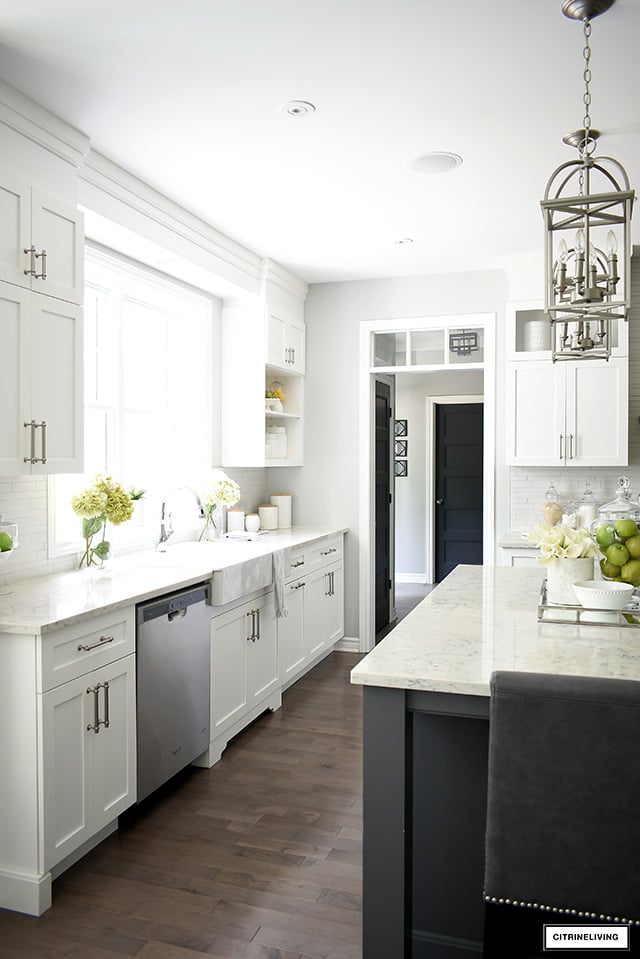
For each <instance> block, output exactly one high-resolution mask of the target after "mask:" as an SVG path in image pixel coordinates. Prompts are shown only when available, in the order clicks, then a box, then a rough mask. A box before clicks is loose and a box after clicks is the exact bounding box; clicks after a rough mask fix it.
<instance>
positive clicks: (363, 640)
mask: <svg viewBox="0 0 640 959" xmlns="http://www.w3.org/2000/svg"><path fill="white" fill-rule="evenodd" d="M496 323H497V315H496V313H495V312H494V313H474V314H458V315H455V316H437V317H433V316H432V317H410V318H403V319H400V318H396V319H371V320H362V321H361V323H360V335H359V339H360V351H359V352H360V361H359V377H358V380H359V382H358V387H359V403H358V412H359V416H358V445H359V456H358V463H359V468H358V493H359V500H360V502H359V513H358V532H359V537H360V548H359V576H358V589H359V598H358V612H359V633H360V651H361V652H364V653H366V652H369V651H370V650H372V649H373V647H374V645H375V633H374V626H375V615H374V599H375V591H374V588H373V582H374V580H373V577H374V572H375V570H374V549H373V544H374V542H375V514H374V506H375V477H374V475H373V469H372V465H373V451H374V440H375V417H374V413H375V378H376V376H379V375H380V374H381V373H382V372H383V371H382V370H380V371H379V372H378V371H376V369H375V368H374V367H373V366H372V363H373V355H374V353H373V334H374V333H376V332H392V331H401V330H407V329H410V330H430V329H442V328H443V327H444V328H447V327H456V328H459V327H461V326H471V327H482V329H483V331H484V361H483V364H482V369H483V370H484V412H485V418H484V420H485V421H484V470H483V473H484V477H483V478H484V483H483V487H484V488H483V504H482V509H483V532H482V535H483V564H484V565H485V566H487V565H488V566H490V565H493V563H494V555H495V529H494V526H495V482H496V477H495V469H496ZM411 369H412V370H416V371H420V370H421V369H424V368H421V367H420V366H414V367H411ZM386 372H389V371H386ZM390 372H392V373H393V372H398V373H399V372H407V367H401V368H399V369H397V370H392V371H390Z"/></svg>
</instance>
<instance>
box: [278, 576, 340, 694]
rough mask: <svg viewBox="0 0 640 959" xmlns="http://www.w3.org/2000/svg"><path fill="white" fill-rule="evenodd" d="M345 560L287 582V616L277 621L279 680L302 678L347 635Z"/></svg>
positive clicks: (285, 681) (286, 681)
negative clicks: (345, 627)
mask: <svg viewBox="0 0 640 959" xmlns="http://www.w3.org/2000/svg"><path fill="white" fill-rule="evenodd" d="M343 582H344V569H343V564H342V562H339V563H334V564H333V565H331V566H327V567H325V568H323V569H319V570H314V571H313V572H311V573H307V574H305V575H304V576H302V577H300V578H299V579H296V580H294V581H292V582H290V583H288V584H287V587H286V600H287V616H286V617H284V618H282V619H280V620H279V621H278V640H279V646H280V680H281V682H282V685H283V688H286V687H287V686H289V685H291V683H293V682H295V680H296V679H299V678H300V676H302V674H303V673H305V672H306V671H307V670H308V669H309V668H310V667H311V666H312V665H313V664H314V663H315V662H316V661H317V660H318V659H320V658H321V657H322V656H323V655H326V654H327V653H328V652H330V650H331V649H332V648H333V647H334V645H335V644H336V643H337V642H338V640H339V639H341V638H342V637H343V636H344V586H343Z"/></svg>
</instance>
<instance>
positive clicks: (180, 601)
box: [136, 583, 210, 626]
mask: <svg viewBox="0 0 640 959" xmlns="http://www.w3.org/2000/svg"><path fill="white" fill-rule="evenodd" d="M209 594H210V584H209V583H200V584H199V585H197V586H193V587H190V588H189V589H185V590H182V591H181V592H179V593H170V594H169V595H168V596H161V597H160V598H159V599H152V600H149V602H147V603H140V605H139V606H138V607H137V609H136V621H137V624H138V626H142V625H143V624H144V623H148V622H150V621H151V620H153V619H159V618H160V617H161V616H166V617H167V618H168V619H169V622H172V621H173V620H174V619H176V618H177V617H180V618H181V617H182V616H186V614H187V610H188V608H189V606H194V605H195V604H196V603H207V604H208V603H209Z"/></svg>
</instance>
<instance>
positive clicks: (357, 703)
mask: <svg viewBox="0 0 640 959" xmlns="http://www.w3.org/2000/svg"><path fill="white" fill-rule="evenodd" d="M359 659H360V656H358V655H351V654H347V653H332V654H331V655H330V656H329V657H327V659H325V660H324V661H323V662H322V663H320V665H319V666H317V667H316V668H315V669H314V670H313V671H312V672H311V673H309V674H308V675H307V676H305V677H303V678H302V679H301V680H300V681H299V682H298V683H296V684H295V686H293V687H291V689H289V690H288V691H287V692H286V693H285V694H284V698H283V705H282V708H281V709H280V710H278V711H277V712H276V713H266V714H264V715H263V716H261V717H260V718H259V719H258V720H257V721H256V722H255V723H253V724H252V726H250V727H249V728H248V729H246V730H245V731H244V732H242V733H241V734H240V735H239V736H237V737H236V739H235V740H234V741H233V742H232V743H231V745H230V746H229V747H228V748H227V750H226V751H225V753H224V754H223V757H222V760H221V761H220V762H219V763H218V764H217V765H215V766H214V767H213V768H212V769H208V770H206V769H196V768H189V769H188V770H186V771H185V774H184V775H181V776H180V777H178V779H177V780H174V781H173V782H172V783H171V784H170V785H169V787H167V788H164V789H163V790H161V791H160V792H159V793H157V794H155V795H154V796H152V797H150V799H149V800H147V801H146V802H145V803H143V804H142V805H141V806H140V807H136V808H135V809H134V810H133V811H131V812H130V813H128V814H127V815H126V816H125V817H124V818H123V819H121V827H120V829H119V831H118V833H116V834H115V835H114V836H111V837H110V838H109V839H107V840H106V841H105V842H103V843H102V844H101V845H100V846H99V847H97V848H96V849H95V850H93V851H92V852H91V853H89V854H88V855H87V856H85V857H84V859H83V860H82V861H81V862H79V863H78V864H76V865H75V866H73V867H72V868H71V869H69V870H68V871H67V872H66V873H64V874H63V875H62V876H60V878H59V879H58V880H56V882H55V883H54V887H53V906H52V907H51V909H50V910H48V912H46V913H45V914H44V915H43V916H41V917H40V918H39V919H35V918H33V917H29V916H22V915H18V914H15V913H9V912H6V911H2V910H0V959H54V957H55V959H123V957H125V956H136V957H138V959H198V957H204V956H206V957H208V959H211V957H214V959H359V957H360V955H361V928H360V923H361V914H360V909H361V837H362V801H361V800H362V792H361V742H362V709H361V703H362V697H361V694H362V688H361V687H360V686H351V685H350V684H349V672H350V670H351V668H352V667H353V666H354V665H355V663H356V662H357V661H358V660H359Z"/></svg>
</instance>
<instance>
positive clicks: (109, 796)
mask: <svg viewBox="0 0 640 959" xmlns="http://www.w3.org/2000/svg"><path fill="white" fill-rule="evenodd" d="M42 730H43V744H42V748H43V809H44V823H43V827H44V828H43V841H44V854H43V865H44V868H45V869H51V868H52V867H53V866H55V865H56V864H57V863H58V862H60V861H61V860H62V859H64V858H65V857H66V856H68V855H69V854H70V853H72V852H74V851H75V850H76V849H77V848H78V847H79V846H81V845H82V844H83V843H84V842H86V841H87V840H89V839H91V837H92V836H94V835H96V834H97V833H98V832H99V831H100V830H101V829H103V828H104V827H105V826H107V825H108V824H109V823H111V822H113V821H114V820H115V819H117V817H118V816H119V815H120V813H122V812H124V810H125V809H127V808H128V807H129V806H130V805H131V804H132V803H133V802H134V801H135V785H136V751H135V655H134V654H133V653H131V654H130V655H129V656H126V657H125V658H124V659H120V660H118V661H117V662H116V663H112V664H110V665H108V666H103V667H102V668H101V669H97V670H94V671H93V672H91V673H88V674H86V675H85V676H80V677H79V678H77V679H74V680H72V681H71V682H69V683H65V684H64V685H62V686H58V687H56V688H55V689H52V690H50V691H49V692H47V693H45V694H44V695H43V697H42Z"/></svg>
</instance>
